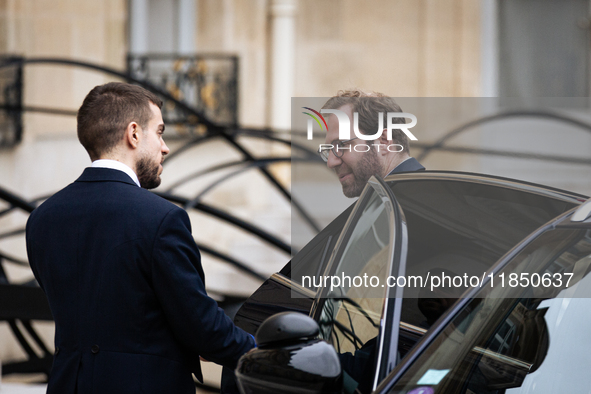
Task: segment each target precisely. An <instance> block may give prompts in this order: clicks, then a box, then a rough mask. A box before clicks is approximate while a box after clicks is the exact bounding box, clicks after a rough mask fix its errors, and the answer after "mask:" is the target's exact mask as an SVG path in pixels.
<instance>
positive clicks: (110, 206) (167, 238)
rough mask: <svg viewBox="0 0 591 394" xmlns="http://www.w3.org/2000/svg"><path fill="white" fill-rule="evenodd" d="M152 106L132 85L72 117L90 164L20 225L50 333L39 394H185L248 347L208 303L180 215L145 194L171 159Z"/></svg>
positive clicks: (90, 100) (92, 99)
mask: <svg viewBox="0 0 591 394" xmlns="http://www.w3.org/2000/svg"><path fill="white" fill-rule="evenodd" d="M161 105H162V102H161V101H160V99H159V98H158V97H157V96H155V95H153V94H152V93H150V92H148V91H146V90H145V89H143V88H140V87H138V86H135V85H128V84H123V83H109V84H106V85H102V86H97V87H95V88H94V89H93V90H92V91H91V92H90V93H89V94H88V96H87V97H86V98H85V100H84V102H83V104H82V106H81V107H80V110H79V112H78V138H79V140H80V142H81V143H82V145H83V146H84V147H85V148H86V150H87V151H88V153H89V155H90V158H91V160H92V161H93V163H92V166H91V167H89V168H86V169H85V170H84V173H83V174H82V175H81V176H80V178H78V180H76V181H75V182H74V183H72V184H71V185H69V186H67V187H66V188H65V189H63V190H61V191H60V192H58V193H56V194H55V195H54V196H52V197H51V198H49V199H48V200H47V201H46V202H44V203H43V204H42V205H41V206H40V207H39V208H37V209H36V210H35V211H34V212H33V213H32V214H31V216H30V218H29V221H28V223H27V252H28V255H29V261H30V264H31V268H32V269H33V272H34V274H35V277H36V278H37V280H38V282H39V284H40V285H41V287H42V288H43V290H44V291H45V293H46V294H47V298H48V300H49V304H50V307H51V310H52V313H53V316H54V318H55V326H56V332H55V357H54V363H53V369H52V372H51V376H50V378H49V385H48V390H47V392H48V393H59V394H68V393H108V394H114V393H125V394H132V393H175V394H177V393H181V394H182V393H186V394H189V393H191V394H194V393H195V385H194V383H193V379H192V377H191V373H194V374H195V376H196V377H197V379H199V380H201V379H202V376H201V368H200V364H199V357H200V356H202V357H203V358H205V359H207V360H210V361H214V362H216V363H219V364H222V365H224V366H226V367H229V368H234V367H235V365H236V363H237V361H238V358H239V357H240V356H241V355H242V354H243V353H245V352H246V351H248V350H249V349H251V348H252V347H253V346H254V340H253V338H252V337H251V336H250V335H249V334H247V333H246V332H244V331H243V330H241V329H239V328H237V327H235V326H234V324H233V323H232V322H231V320H230V319H229V318H228V317H227V316H226V315H225V314H224V312H223V311H222V310H221V309H219V308H218V306H217V304H216V302H215V301H214V300H213V299H211V298H210V297H209V296H208V295H207V294H206V292H205V284H204V275H203V269H202V267H201V260H200V255H199V250H198V249H197V246H196V245H195V242H194V240H193V237H192V235H191V224H190V222H189V217H188V215H187V213H186V212H185V211H184V210H183V209H181V208H179V207H177V206H176V205H174V204H172V203H170V202H168V201H166V200H164V199H162V198H160V197H158V196H156V195H154V194H152V193H150V192H148V191H147V190H146V189H150V188H154V187H157V186H158V185H159V184H160V174H161V172H162V165H161V164H162V161H163V159H164V156H165V155H166V154H167V153H168V152H169V149H168V147H167V146H166V144H165V143H164V141H163V139H162V133H163V132H164V123H163V121H162V115H161V112H160V107H161ZM140 186H141V187H140Z"/></svg>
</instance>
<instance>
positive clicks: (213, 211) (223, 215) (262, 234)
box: [154, 192, 291, 253]
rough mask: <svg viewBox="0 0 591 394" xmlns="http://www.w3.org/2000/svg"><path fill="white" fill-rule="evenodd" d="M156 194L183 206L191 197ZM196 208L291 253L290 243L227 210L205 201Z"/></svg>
mask: <svg viewBox="0 0 591 394" xmlns="http://www.w3.org/2000/svg"><path fill="white" fill-rule="evenodd" d="M154 194H156V195H157V196H160V197H162V198H165V199H167V200H168V201H171V202H174V203H177V204H180V205H182V206H184V205H185V204H187V202H189V199H187V198H184V197H180V196H176V195H173V194H169V193H162V192H154ZM194 209H196V210H199V211H201V212H204V213H207V214H209V215H212V216H215V217H217V218H218V219H221V220H223V221H226V222H228V223H231V224H234V225H236V226H237V227H240V228H242V229H243V230H246V231H247V232H249V233H251V234H253V235H255V236H257V237H259V238H260V239H262V240H263V241H265V242H267V243H269V244H271V245H273V246H275V247H277V248H279V249H281V250H283V251H284V252H286V253H291V247H290V246H289V245H288V244H286V243H285V242H283V241H281V240H280V239H279V238H277V237H275V236H273V235H271V234H269V233H268V232H266V231H265V230H262V229H260V228H259V227H257V226H254V225H252V224H250V223H247V222H245V221H244V220H241V219H238V218H237V217H235V216H233V215H231V214H229V213H227V212H225V211H222V210H220V209H217V208H214V207H212V206H210V205H207V204H203V203H199V204H197V205H195V207H194Z"/></svg>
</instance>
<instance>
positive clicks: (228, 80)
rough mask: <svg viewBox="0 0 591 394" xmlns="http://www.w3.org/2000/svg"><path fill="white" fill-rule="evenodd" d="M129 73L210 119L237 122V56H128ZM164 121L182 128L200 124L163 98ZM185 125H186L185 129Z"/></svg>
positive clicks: (212, 120)
mask: <svg viewBox="0 0 591 394" xmlns="http://www.w3.org/2000/svg"><path fill="white" fill-rule="evenodd" d="M127 72H128V73H129V75H131V76H133V77H135V78H137V79H141V80H144V81H149V82H151V83H152V84H154V85H156V86H160V87H161V88H163V89H166V90H167V91H168V92H170V94H171V95H172V96H174V97H175V98H176V99H178V100H181V101H183V102H185V103H187V104H188V105H190V106H191V107H192V108H194V109H196V110H197V111H199V112H201V113H202V114H203V116H205V117H206V118H207V119H208V120H210V121H211V122H214V123H216V124H219V125H225V126H236V125H237V124H238V57H237V56H233V55H225V54H199V55H191V56H187V55H185V56H179V55H175V54H147V55H129V56H128V57H127ZM162 117H163V119H164V122H165V123H167V124H170V125H179V126H183V127H185V129H184V130H186V131H188V132H189V133H192V132H194V129H193V128H192V127H191V126H195V125H197V124H198V123H199V119H195V117H194V116H192V114H191V113H189V112H187V111H186V110H185V109H183V108H181V107H179V106H178V105H176V103H175V102H173V101H170V100H166V101H165V102H164V105H163V107H162ZM187 126H189V127H188V128H187Z"/></svg>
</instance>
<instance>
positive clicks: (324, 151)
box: [318, 137, 358, 162]
mask: <svg viewBox="0 0 591 394" xmlns="http://www.w3.org/2000/svg"><path fill="white" fill-rule="evenodd" d="M356 139H358V137H355V138H351V139H350V140H345V141H339V142H337V143H336V144H335V143H334V141H333V143H332V144H331V145H332V148H329V147H328V146H326V145H327V144H325V146H321V147H320V148H318V154H319V155H320V157H322V160H324V161H325V162H328V155H329V154H330V151H332V153H333V154H334V155H335V157H338V158H341V157H343V154H344V153H345V150H346V149H345V146H346V145H347V144H349V143H350V142H351V141H353V140H356Z"/></svg>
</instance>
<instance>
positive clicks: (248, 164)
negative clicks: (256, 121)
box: [184, 157, 307, 209]
mask: <svg viewBox="0 0 591 394" xmlns="http://www.w3.org/2000/svg"><path fill="white" fill-rule="evenodd" d="M291 161H292V158H291V157H273V158H266V159H258V160H256V161H254V162H245V163H244V164H245V165H244V166H242V167H240V168H238V169H235V170H234V171H232V172H230V173H229V174H225V175H224V176H223V177H221V178H219V179H216V180H215V181H213V182H211V183H210V184H209V185H207V186H206V187H205V188H204V189H203V190H202V191H201V192H199V194H197V196H195V197H194V198H193V199H192V200H191V201H190V202H189V204H188V205H186V206H184V208H185V209H188V208H193V207H194V206H195V205H197V204H198V203H199V201H201V199H202V198H203V196H204V195H205V194H207V193H209V192H210V191H212V190H213V189H214V188H215V187H216V186H219V185H221V184H222V183H223V182H225V181H227V180H228V179H230V178H233V177H235V176H238V175H240V174H242V173H244V172H245V171H248V170H250V169H252V168H256V167H260V166H267V165H268V164H271V163H281V162H291ZM297 161H307V160H305V159H302V160H297Z"/></svg>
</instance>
